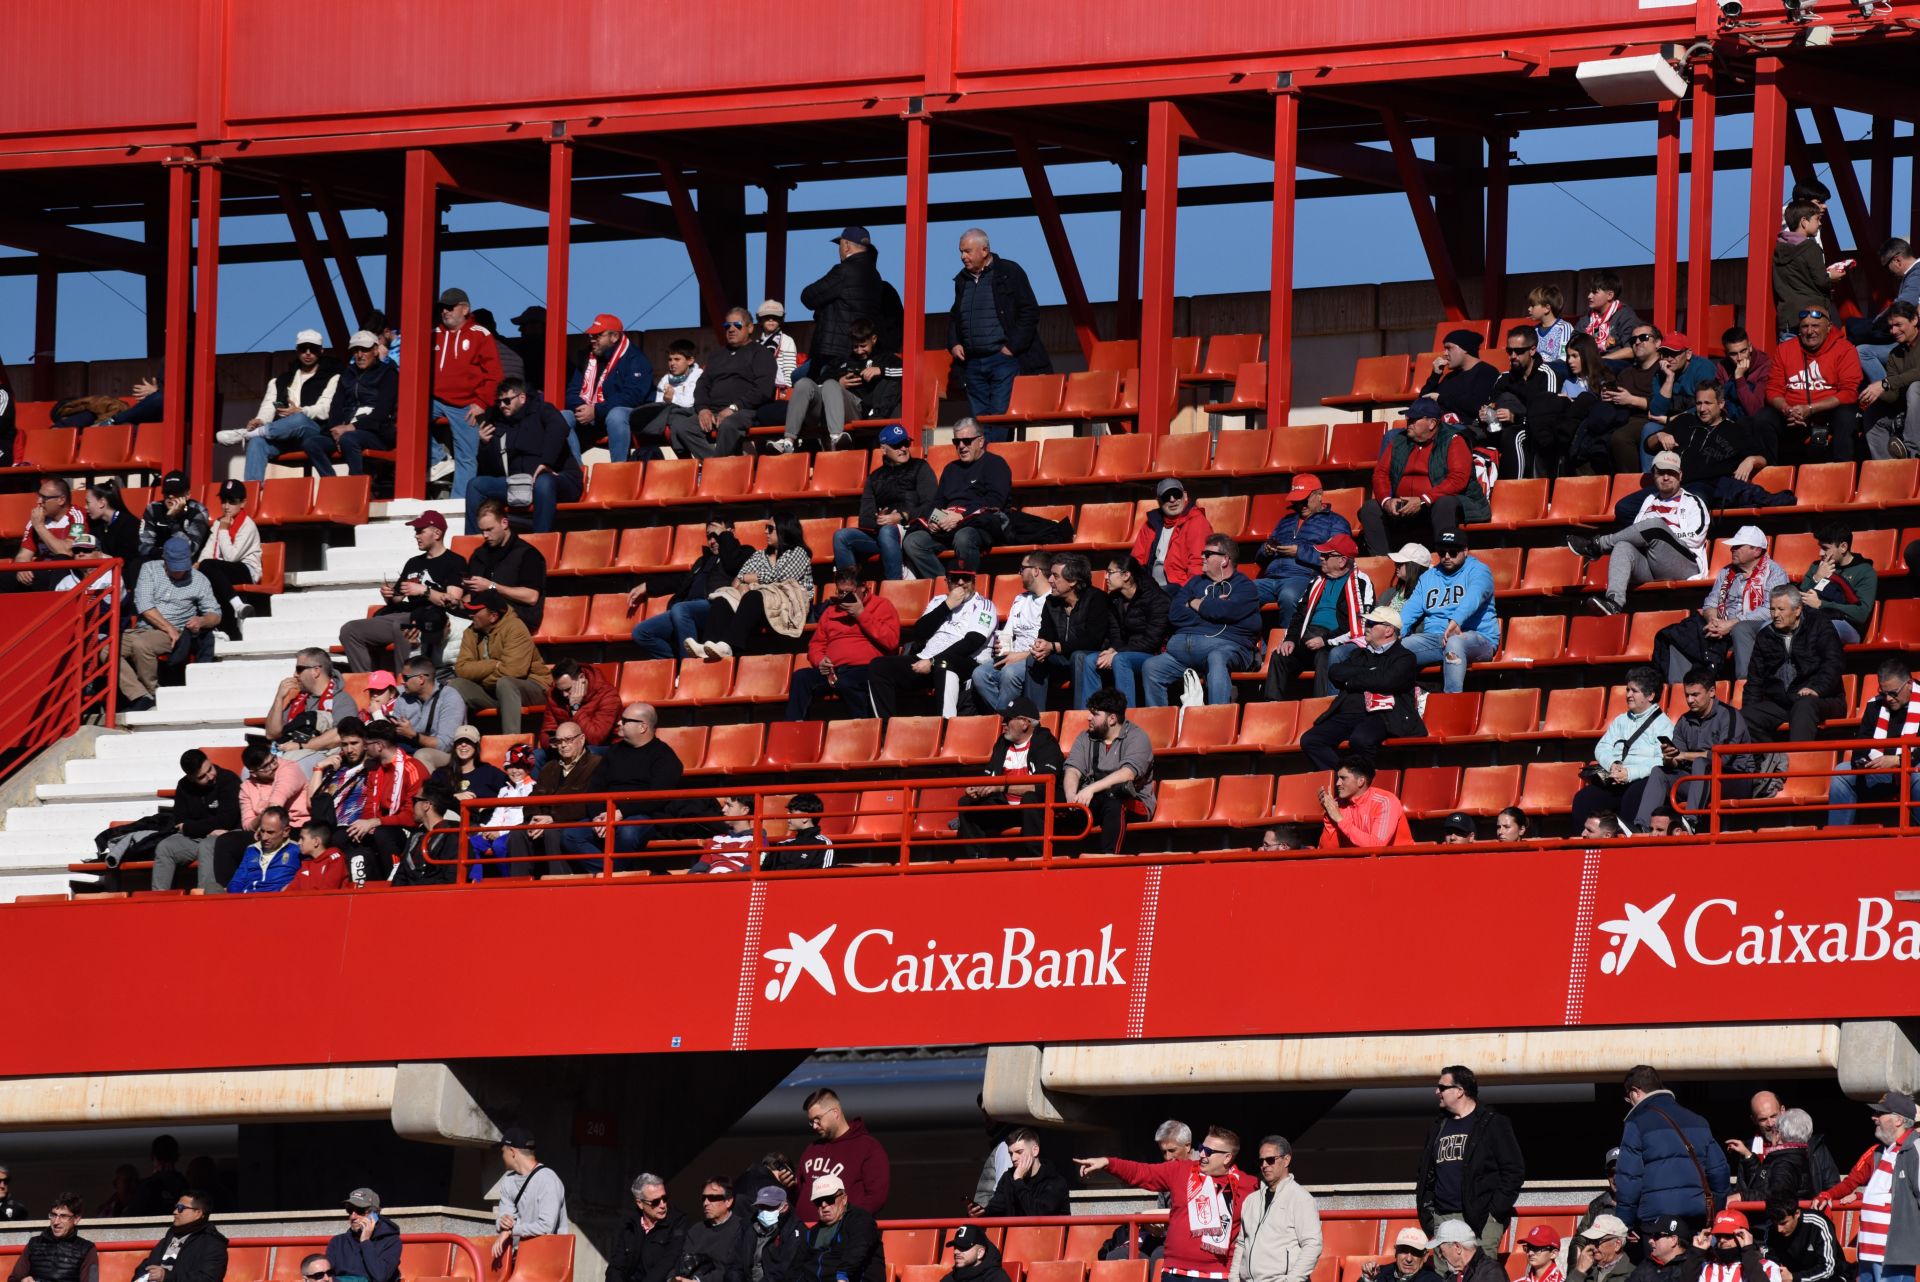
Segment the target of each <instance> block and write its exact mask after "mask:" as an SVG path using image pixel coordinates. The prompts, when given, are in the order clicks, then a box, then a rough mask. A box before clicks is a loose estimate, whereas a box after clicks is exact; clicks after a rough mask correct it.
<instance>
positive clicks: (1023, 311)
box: [947, 254, 1053, 374]
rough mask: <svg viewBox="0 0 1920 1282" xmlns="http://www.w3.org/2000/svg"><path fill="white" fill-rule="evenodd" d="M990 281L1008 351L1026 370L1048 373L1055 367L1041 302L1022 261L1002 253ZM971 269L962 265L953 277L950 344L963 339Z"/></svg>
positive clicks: (990, 268)
mask: <svg viewBox="0 0 1920 1282" xmlns="http://www.w3.org/2000/svg"><path fill="white" fill-rule="evenodd" d="M988 272H989V275H988V277H987V282H988V284H990V285H991V286H992V287H993V310H994V313H995V314H996V315H997V316H998V317H999V320H1000V332H1001V333H1002V334H1003V335H1005V340H1004V341H1005V343H1006V348H1007V350H1008V351H1010V352H1012V353H1013V357H1014V359H1015V360H1017V361H1019V362H1020V372H1021V373H1022V374H1045V373H1049V372H1050V371H1051V370H1052V369H1053V361H1052V360H1051V359H1050V358H1049V357H1048V356H1047V345H1046V344H1045V343H1043V342H1041V341H1040V304H1039V302H1038V301H1037V300H1036V299H1035V298H1034V294H1033V283H1032V282H1031V281H1029V280H1028V279H1027V273H1026V270H1025V269H1024V268H1022V267H1021V266H1020V264H1019V263H1016V262H1014V261H1013V260H1012V259H1008V258H1002V257H1000V256H999V255H998V254H995V255H994V256H993V261H992V262H991V263H990V264H989V265H988ZM971 275H972V273H971V272H969V271H967V270H966V268H964V267H963V268H961V269H960V270H959V271H958V272H956V273H954V277H953V307H952V309H951V310H950V311H949V312H948V313H947V346H948V347H956V346H958V345H959V343H960V336H961V327H960V325H961V317H962V314H963V311H964V309H965V307H966V296H967V285H968V283H969V277H970V276H971Z"/></svg>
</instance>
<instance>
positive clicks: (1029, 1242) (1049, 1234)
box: [1000, 1224, 1067, 1275]
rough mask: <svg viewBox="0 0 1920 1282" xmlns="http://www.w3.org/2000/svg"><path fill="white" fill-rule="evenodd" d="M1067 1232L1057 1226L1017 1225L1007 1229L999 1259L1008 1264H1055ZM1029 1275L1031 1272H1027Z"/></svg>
mask: <svg viewBox="0 0 1920 1282" xmlns="http://www.w3.org/2000/svg"><path fill="white" fill-rule="evenodd" d="M1066 1235H1067V1230H1066V1228H1065V1226H1063V1225H1059V1224H1018V1225H1013V1226H1011V1227H1009V1228H1008V1229H1007V1240H1006V1244H1005V1245H1004V1246H1002V1247H1001V1249H1000V1258H1001V1259H1002V1260H1003V1261H1006V1262H1009V1263H1018V1264H1032V1263H1035V1262H1040V1263H1046V1262H1057V1261H1058V1260H1059V1259H1060V1247H1061V1245H1062V1243H1063V1241H1064V1240H1065V1238H1066ZM1029 1275H1031V1270H1029Z"/></svg>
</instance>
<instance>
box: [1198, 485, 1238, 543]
mask: <svg viewBox="0 0 1920 1282" xmlns="http://www.w3.org/2000/svg"><path fill="white" fill-rule="evenodd" d="M1196 502H1198V503H1199V505H1200V510H1201V511H1202V512H1205V513H1206V514H1207V524H1208V525H1211V526H1212V527H1213V529H1214V532H1215V533H1216V534H1227V535H1233V534H1237V533H1238V532H1239V531H1240V529H1241V527H1242V526H1244V525H1246V523H1247V496H1246V495H1244V494H1218V495H1214V496H1212V497H1210V498H1204V499H1198V500H1196Z"/></svg>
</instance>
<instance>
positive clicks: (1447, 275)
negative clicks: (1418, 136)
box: [1380, 111, 1467, 320]
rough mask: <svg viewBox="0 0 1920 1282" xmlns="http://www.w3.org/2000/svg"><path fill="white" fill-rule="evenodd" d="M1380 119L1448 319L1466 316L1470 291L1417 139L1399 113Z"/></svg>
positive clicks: (1388, 113)
mask: <svg viewBox="0 0 1920 1282" xmlns="http://www.w3.org/2000/svg"><path fill="white" fill-rule="evenodd" d="M1380 119H1381V122H1382V123H1383V124H1385V126H1386V130H1387V141H1388V142H1389V143H1390V144H1391V145H1392V147H1393V163H1394V165H1395V166H1396V167H1397V168H1398V169H1399V171H1400V186H1401V189H1402V190H1403V191H1405V192H1406V193H1407V204H1408V205H1409V206H1410V207H1411V208H1412V210H1413V223H1414V226H1415V227H1416V228H1418V229H1419V232H1420V243H1421V244H1422V245H1423V246H1425V247H1426V251H1427V265H1428V267H1429V268H1430V269H1431V270H1432V272H1433V284H1434V288H1436V289H1438V290H1439V291H1440V306H1441V307H1442V308H1444V309H1445V311H1446V314H1447V319H1448V320H1465V319H1466V316H1467V299H1466V295H1465V294H1463V293H1462V292H1461V290H1460V277H1459V275H1458V274H1457V273H1456V272H1455V271H1454V269H1453V255H1452V253H1450V252H1449V251H1448V249H1447V238H1446V235H1445V233H1444V232H1442V231H1441V228H1440V216H1439V215H1438V214H1437V213H1435V212H1434V208H1433V198H1432V196H1431V195H1429V194H1428V191H1427V180H1426V176H1425V175H1424V174H1423V173H1421V171H1420V157H1419V156H1417V155H1415V154H1414V150H1413V140H1412V139H1411V138H1409V137H1408V136H1407V127H1406V124H1405V123H1404V122H1403V121H1402V120H1401V119H1400V117H1399V116H1398V115H1397V114H1396V113H1394V112H1391V111H1382V112H1381V113H1380Z"/></svg>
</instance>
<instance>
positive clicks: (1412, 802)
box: [1399, 698, 1460, 818]
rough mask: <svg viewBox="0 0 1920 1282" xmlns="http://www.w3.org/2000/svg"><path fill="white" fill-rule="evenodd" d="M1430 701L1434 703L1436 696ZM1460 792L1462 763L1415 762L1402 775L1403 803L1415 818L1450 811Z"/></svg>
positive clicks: (1400, 791) (1401, 801)
mask: <svg viewBox="0 0 1920 1282" xmlns="http://www.w3.org/2000/svg"><path fill="white" fill-rule="evenodd" d="M1427 702H1428V706H1429V707H1431V706H1432V702H1433V700H1432V699H1431V698H1429V699H1428V701H1427ZM1459 795H1460V768H1459V767H1458V766H1415V767H1414V768H1413V769H1411V770H1408V771H1407V772H1406V773H1405V774H1404V775H1402V776H1401V778H1400V789H1399V797H1400V804H1401V805H1402V806H1404V807H1406V810H1407V813H1408V814H1410V815H1412V816H1414V817H1415V818H1424V817H1426V816H1429V815H1444V814H1446V813H1447V812H1448V811H1450V810H1452V809H1453V803H1454V799H1455V798H1456V797H1458V796H1459Z"/></svg>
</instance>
